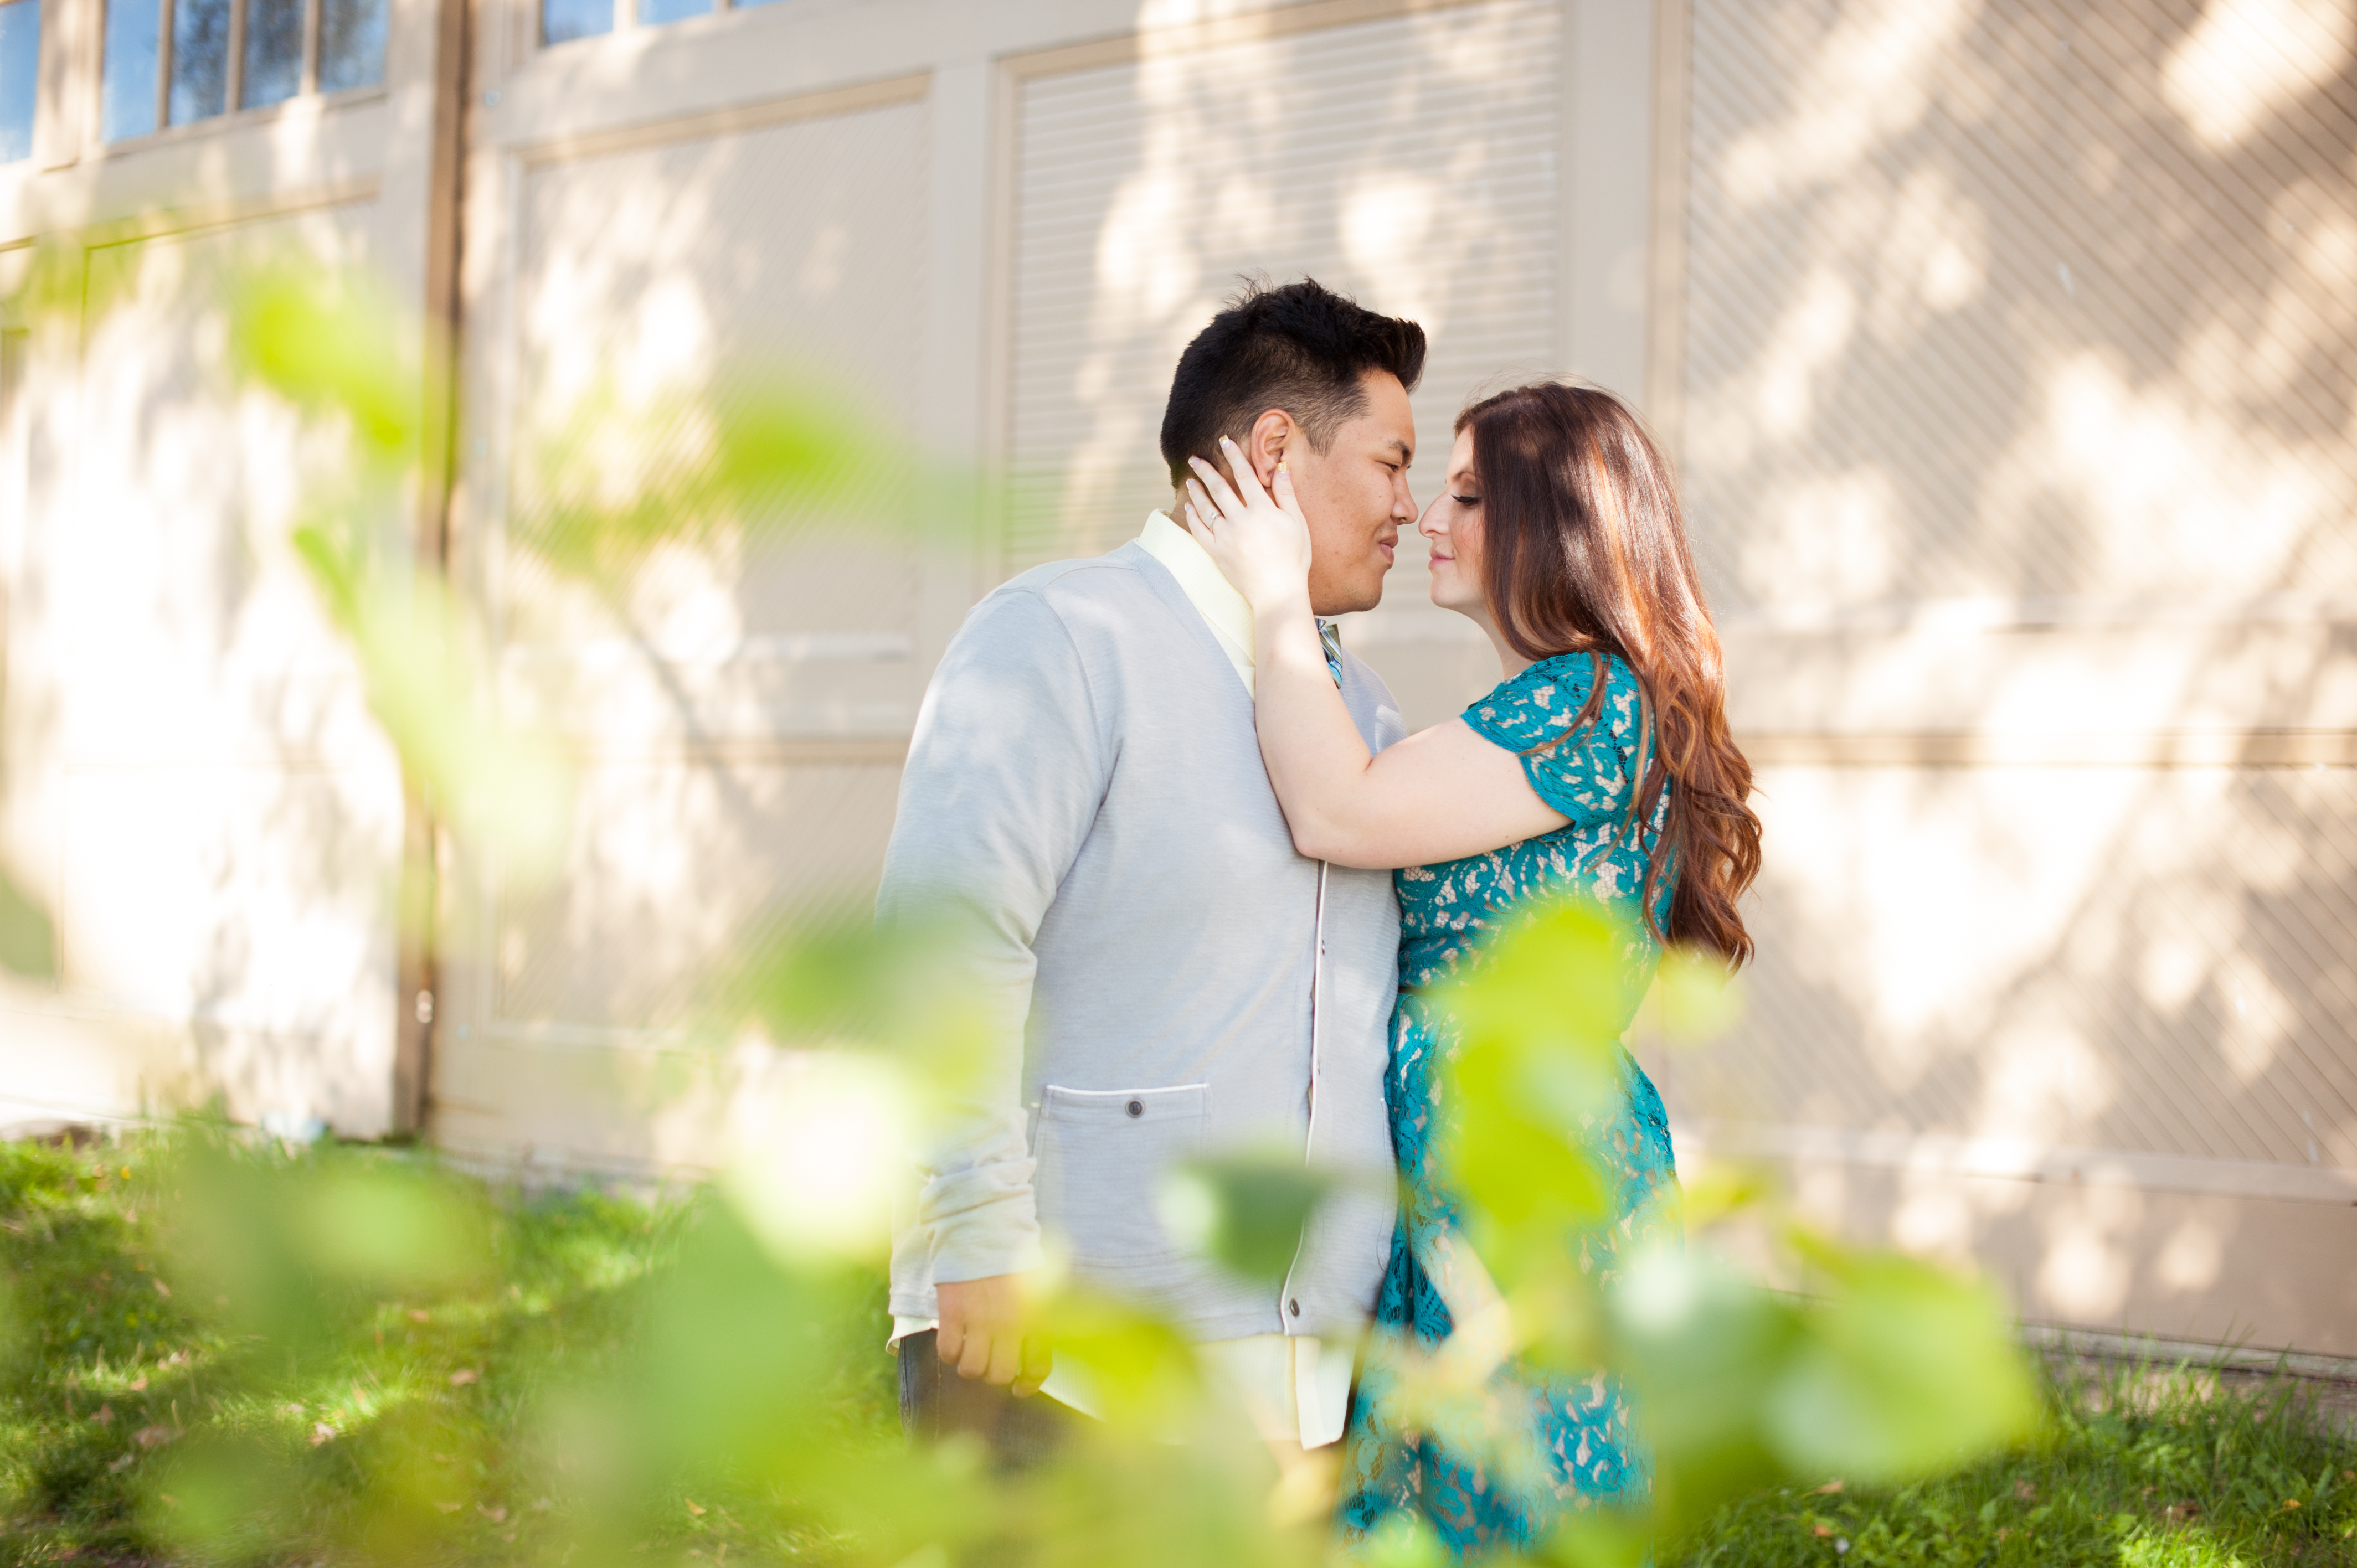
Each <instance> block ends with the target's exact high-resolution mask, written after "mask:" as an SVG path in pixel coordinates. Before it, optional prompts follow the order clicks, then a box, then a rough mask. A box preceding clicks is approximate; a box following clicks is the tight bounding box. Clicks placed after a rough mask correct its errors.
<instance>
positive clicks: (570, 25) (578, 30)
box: [540, 0, 614, 44]
mask: <svg viewBox="0 0 2357 1568" xmlns="http://www.w3.org/2000/svg"><path fill="white" fill-rule="evenodd" d="M613 30H614V0H540V41H541V42H542V43H544V44H561V43H565V42H569V41H570V40H572V39H574V38H590V37H592V36H594V35H596V34H598V33H610V32H612V31H613Z"/></svg>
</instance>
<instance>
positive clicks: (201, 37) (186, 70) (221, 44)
mask: <svg viewBox="0 0 2357 1568" xmlns="http://www.w3.org/2000/svg"><path fill="white" fill-rule="evenodd" d="M229 4H230V0H177V3H176V4H175V5H173V6H172V102H171V104H170V110H171V120H172V124H175V125H185V124H188V122H189V121H191V120H202V119H205V118H207V117H208V116H210V115H214V114H218V113H221V111H222V110H224V109H226V108H228V107H229Z"/></svg>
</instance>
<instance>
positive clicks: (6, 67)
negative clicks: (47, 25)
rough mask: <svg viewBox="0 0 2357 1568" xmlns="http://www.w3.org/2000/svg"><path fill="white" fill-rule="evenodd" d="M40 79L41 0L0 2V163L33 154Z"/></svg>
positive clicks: (10, 161) (14, 160)
mask: <svg viewBox="0 0 2357 1568" xmlns="http://www.w3.org/2000/svg"><path fill="white" fill-rule="evenodd" d="M40 81H41V0H8V4H6V5H0V164H13V163H15V162H16V160H17V159H19V158H29V157H31V156H33V98H34V94H35V93H36V92H37V91H38V90H39V87H40Z"/></svg>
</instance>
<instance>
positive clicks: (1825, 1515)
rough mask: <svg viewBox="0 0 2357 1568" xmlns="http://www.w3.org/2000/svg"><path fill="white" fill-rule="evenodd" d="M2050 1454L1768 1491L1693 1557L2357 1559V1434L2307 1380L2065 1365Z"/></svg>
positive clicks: (2155, 1564)
mask: <svg viewBox="0 0 2357 1568" xmlns="http://www.w3.org/2000/svg"><path fill="white" fill-rule="evenodd" d="M2051 1402H2052V1414H2051V1423H2050V1434H2049V1436H2048V1438H2047V1440H2046V1441H2045V1442H2044V1443H2043V1444H2040V1446H2039V1447H2038V1448H2036V1449H2034V1450H2032V1451H2030V1452H2027V1453H2022V1454H2016V1455H2007V1456H2005V1457H2003V1458H2000V1459H1997V1460H1995V1461H1992V1462H1989V1463H1986V1464H1983V1465H1979V1466H1974V1467H1973V1468H1971V1469H1968V1470H1965V1471H1963V1472H1962V1473H1960V1474H1957V1475H1954V1476H1950V1477H1944V1478H1942V1479H1940V1480H1936V1481H1930V1482H1925V1483H1922V1484H1921V1485H1918V1486H1912V1487H1901V1488H1897V1489H1892V1490H1881V1491H1867V1490H1862V1489H1861V1490H1850V1489H1844V1488H1839V1487H1829V1488H1820V1489H1817V1490H1813V1491H1798V1490H1783V1491H1775V1492H1770V1493H1765V1494H1762V1495H1761V1496H1760V1497H1757V1498H1752V1499H1750V1500H1749V1501H1748V1502H1746V1503H1743V1504H1741V1505H1739V1506H1738V1507H1736V1508H1733V1509H1728V1510H1727V1512H1726V1513H1725V1514H1723V1515H1722V1516H1720V1518H1719V1519H1718V1520H1717V1521H1715V1523H1714V1525H1713V1527H1712V1528H1711V1529H1710V1530H1708V1531H1707V1532H1706V1534H1705V1535H1704V1536H1703V1537H1702V1538H1701V1539H1700V1540H1698V1541H1695V1542H1694V1543H1693V1544H1692V1545H1691V1546H1690V1547H1689V1548H1688V1549H1687V1551H1686V1552H1684V1554H1683V1555H1682V1556H1681V1557H1679V1558H1678V1559H1677V1562H1678V1563H1679V1564H1680V1568H1732V1565H1734V1564H1738V1563H1739V1564H1743V1565H1744V1568H1754V1565H1757V1568H1785V1565H1787V1564H1802V1563H1815V1564H1825V1563H1842V1564H1844V1568H1851V1565H1857V1564H1876V1565H1889V1568H1899V1565H1904V1568H1917V1565H1922V1568H1931V1565H1934V1564H1937V1565H1940V1568H1947V1565H1949V1564H1955V1565H1959V1568H1962V1565H1964V1564H1975V1565H1978V1564H1989V1565H2000V1564H2002V1565H2015V1564H2018V1565H2020V1568H2030V1565H2032V1564H2036V1565H2038V1568H2060V1565H2063V1564H2090V1565H2092V1564H2106V1565H2109V1564H2119V1565H2120V1568H2246V1565H2247V1568H2256V1565H2258V1564H2262V1563H2264V1564H2276V1563H2301V1564H2335V1565H2339V1564H2357V1441H2352V1439H2351V1438H2350V1437H2349V1436H2348V1435H2347V1434H2345V1433H2342V1432H2341V1431H2338V1430H2336V1429H2335V1428H2334V1427H2333V1426H2332V1424H2331V1423H2330V1422H2329V1421H2327V1420H2326V1419H2325V1418H2324V1417H2323V1415H2322V1414H2321V1413H2320V1412H2319V1411H2318V1410H2317V1409H2316V1408H2315V1403H2314V1398H2313V1395H2312V1393H2310V1392H2309V1391H2307V1390H2305V1389H2304V1388H2303V1387H2302V1386H2301V1385H2300V1384H2299V1383H2298V1382H2297V1381H2296V1380H2288V1379H2286V1380H2260V1381H2257V1382H2255V1383H2249V1382H2245V1383H2244V1386H2242V1387H2239V1388H2237V1387H2233V1386H2232V1384H2231V1383H2230V1384H2229V1386H2227V1387H2224V1388H2221V1386H2220V1380H2218V1379H2217V1378H2216V1377H2215V1376H2214V1375H2212V1374H2211V1373H2208V1372H2206V1371H2203V1370H2201V1369H2190V1368H2183V1367H2147V1368H2125V1367H2115V1368H2111V1369H2102V1370H2098V1371H2094V1372H2088V1371H2084V1370H2082V1369H2072V1368H2061V1369H2057V1371H2056V1373H2055V1376H2054V1378H2053V1380H2052V1400H2051Z"/></svg>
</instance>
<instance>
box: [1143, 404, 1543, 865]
mask: <svg viewBox="0 0 2357 1568" xmlns="http://www.w3.org/2000/svg"><path fill="white" fill-rule="evenodd" d="M1228 455H1229V461H1230V464H1231V466H1232V467H1233V469H1234V471H1235V472H1236V474H1237V476H1238V485H1237V486H1235V487H1232V486H1230V485H1229V484H1228V482H1227V481H1226V479H1225V478H1222V476H1221V475H1220V473H1219V472H1218V470H1216V469H1214V468H1211V467H1210V465H1208V464H1204V463H1200V462H1198V463H1196V465H1195V467H1196V470H1197V472H1198V474H1199V475H1200V476H1201V478H1200V481H1198V482H1196V483H1193V484H1191V485H1190V486H1189V489H1190V490H1192V492H1193V493H1194V496H1195V504H1194V505H1193V506H1192V507H1190V508H1189V512H1188V526H1189V528H1190V529H1191V530H1192V531H1193V532H1194V534H1195V537H1196V539H1197V540H1198V541H1199V542H1200V543H1201V544H1202V545H1203V547H1204V548H1205V549H1206V550H1208V551H1209V552H1210V553H1211V558H1212V559H1213V560H1214V561H1216V562H1218V563H1219V565H1220V569H1221V571H1222V572H1223V573H1225V574H1226V575H1227V576H1228V580H1229V581H1230V582H1232V583H1234V584H1235V585H1236V587H1237V589H1238V590H1239V591H1240V592H1242V593H1243V596H1245V597H1246V598H1247V599H1249V600H1250V601H1251V602H1252V606H1253V612H1254V622H1255V638H1254V660H1253V662H1254V672H1253V685H1254V704H1255V708H1256V710H1257V722H1258V725H1259V733H1260V748H1261V757H1262V759H1263V760H1264V761H1265V763H1266V764H1267V767H1268V777H1269V782H1270V783H1272V784H1273V785H1275V788H1276V798H1277V800H1278V802H1279V803H1280V804H1281V805H1282V806H1283V807H1284V808H1285V820H1286V824H1287V825H1288V826H1289V827H1290V828H1291V829H1292V832H1293V843H1294V847H1295V848H1297V849H1298V850H1300V852H1301V853H1302V854H1307V855H1311V856H1314V857H1316V858H1317V859H1319V860H1330V861H1332V862H1334V863H1335V864H1336V865H1351V866H1365V867H1388V866H1399V865H1429V864H1431V863H1433V862H1436V861H1443V860H1456V859H1460V858H1462V857H1464V856H1466V855H1469V854H1481V853H1483V852H1485V851H1488V850H1492V849H1498V848H1501V847H1502V846H1504V845H1506V844H1510V843H1519V842H1521V841H1522V840H1523V839H1526V838H1532V837H1535V836H1536V835H1538V834H1540V833H1546V832H1554V831H1555V829H1557V828H1560V827H1562V826H1564V825H1565V823H1566V822H1568V821H1569V819H1568V818H1566V817H1565V816H1564V815H1563V814H1562V813H1560V812H1558V811H1555V810H1554V809H1553V808H1552V807H1550V806H1548V805H1547V804H1546V803H1545V802H1544V801H1543V800H1540V799H1539V797H1538V793H1537V791H1535V790H1534V789H1532V788H1531V784H1530V780H1529V779H1527V778H1525V777H1524V776H1523V766H1522V759H1521V758H1520V757H1516V756H1515V755H1514V754H1513V753H1512V752H1510V751H1507V750H1505V749H1503V748H1502V747H1501V746H1493V745H1491V743H1490V742H1489V741H1486V740H1484V739H1482V738H1481V737H1480V736H1478V735H1475V734H1474V733H1473V731H1472V730H1471V729H1470V728H1469V727H1468V726H1467V725H1466V724H1465V723H1464V721H1463V720H1461V719H1452V720H1450V721H1449V722H1448V723H1447V724H1445V725H1436V726H1434V727H1433V728H1431V729H1427V730H1423V731H1419V732H1418V733H1417V734H1415V735H1413V736H1409V737H1408V738H1407V739H1405V740H1404V741H1401V742H1400V743H1399V744H1398V745H1396V746H1390V747H1387V748H1385V749H1384V750H1383V752H1382V753H1381V754H1380V755H1374V756H1371V755H1370V754H1369V753H1368V750H1367V744H1366V742H1365V741H1364V740H1361V738H1360V736H1359V730H1358V726H1357V725H1355V724H1353V723H1352V722H1351V714H1350V710H1349V709H1348V708H1347V707H1345V706H1344V705H1343V702H1342V693H1340V692H1339V691H1337V690H1336V689H1335V686H1334V681H1333V677H1332V676H1331V675H1330V674H1329V672H1328V671H1327V668H1326V652H1325V649H1324V647H1323V646H1322V645H1321V644H1320V643H1319V641H1318V623H1317V619H1316V618H1315V617H1314V616H1313V615H1312V614H1311V613H1310V608H1309V585H1308V575H1309V532H1308V523H1307V522H1305V521H1303V520H1302V517H1301V513H1300V508H1299V505H1298V503H1297V501H1296V500H1295V499H1294V495H1293V481H1292V478H1291V476H1290V475H1289V474H1287V473H1286V470H1285V468H1284V467H1281V466H1280V467H1278V468H1277V470H1276V473H1275V487H1274V488H1275V495H1274V496H1271V495H1270V494H1269V492H1267V491H1265V490H1263V489H1261V487H1260V485H1259V484H1258V482H1257V481H1256V480H1255V479H1254V477H1253V474H1252V470H1251V468H1250V467H1247V466H1246V465H1245V464H1244V463H1243V454H1242V453H1241V452H1240V451H1237V450H1235V449H1233V448H1232V447H1231V448H1229V454H1228ZM1239 488H1241V489H1243V491H1244V496H1243V498H1240V497H1239V496H1238V493H1237V491H1238V489H1239Z"/></svg>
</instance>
